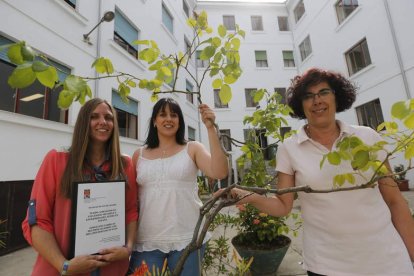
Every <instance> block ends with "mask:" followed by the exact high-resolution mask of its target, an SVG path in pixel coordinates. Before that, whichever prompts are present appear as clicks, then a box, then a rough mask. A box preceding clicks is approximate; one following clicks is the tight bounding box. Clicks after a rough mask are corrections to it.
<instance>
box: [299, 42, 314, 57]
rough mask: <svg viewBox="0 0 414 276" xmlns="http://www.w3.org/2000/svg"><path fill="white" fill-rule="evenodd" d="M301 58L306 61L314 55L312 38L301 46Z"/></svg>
mask: <svg viewBox="0 0 414 276" xmlns="http://www.w3.org/2000/svg"><path fill="white" fill-rule="evenodd" d="M299 51H300V57H301V58H302V61H304V60H305V59H306V58H307V57H308V56H309V55H310V54H312V45H311V41H310V37H309V36H307V37H306V38H305V39H304V40H303V41H302V43H301V44H299Z"/></svg>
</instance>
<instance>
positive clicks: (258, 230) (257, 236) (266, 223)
mask: <svg viewBox="0 0 414 276" xmlns="http://www.w3.org/2000/svg"><path fill="white" fill-rule="evenodd" d="M237 207H238V208H239V218H240V230H239V231H240V233H242V234H244V235H242V236H241V237H240V239H241V241H242V242H245V243H248V244H251V245H252V246H253V245H254V246H267V245H269V244H270V243H272V242H273V241H274V240H276V239H277V237H278V236H280V235H284V234H288V233H289V232H290V231H291V230H292V229H291V228H290V227H289V226H288V225H287V224H286V219H287V218H288V217H272V216H269V215H268V214H266V213H263V212H260V211H259V210H258V209H256V208H255V207H253V206H252V205H250V204H246V205H238V206H237ZM292 218H294V219H297V218H298V217H297V214H295V216H294V217H292Z"/></svg>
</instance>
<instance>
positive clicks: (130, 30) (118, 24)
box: [114, 10, 139, 58]
mask: <svg viewBox="0 0 414 276" xmlns="http://www.w3.org/2000/svg"><path fill="white" fill-rule="evenodd" d="M138 35H139V34H138V31H137V30H136V29H135V28H134V27H133V26H132V25H131V24H130V23H129V22H128V20H127V19H126V18H125V17H124V16H123V15H122V14H121V13H120V12H119V11H118V10H115V27H114V41H115V42H116V43H117V44H118V45H119V46H121V47H122V48H124V49H125V50H126V51H127V52H128V53H130V54H131V55H132V56H134V57H135V58H137V54H138V46H137V45H132V42H133V41H135V40H137V39H138Z"/></svg>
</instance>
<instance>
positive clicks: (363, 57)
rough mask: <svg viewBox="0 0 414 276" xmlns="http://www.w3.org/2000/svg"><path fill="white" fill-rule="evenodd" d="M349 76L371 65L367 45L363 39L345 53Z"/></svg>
mask: <svg viewBox="0 0 414 276" xmlns="http://www.w3.org/2000/svg"><path fill="white" fill-rule="evenodd" d="M345 58H346V64H347V66H348V72H349V75H353V74H355V73H356V72H358V71H360V70H361V69H363V68H365V67H367V66H368V65H370V64H371V57H370V55H369V50H368V43H367V40H366V39H364V40H362V41H361V42H359V43H358V44H356V45H355V46H353V47H352V48H351V50H349V51H348V52H346V53H345Z"/></svg>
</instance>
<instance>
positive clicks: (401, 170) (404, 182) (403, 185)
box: [394, 164, 409, 191]
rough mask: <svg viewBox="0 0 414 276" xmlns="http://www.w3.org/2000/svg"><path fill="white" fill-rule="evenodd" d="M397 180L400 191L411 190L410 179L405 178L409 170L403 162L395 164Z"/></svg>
mask: <svg viewBox="0 0 414 276" xmlns="http://www.w3.org/2000/svg"><path fill="white" fill-rule="evenodd" d="M394 172H395V180H396V181H397V184H398V188H399V189H400V191H409V187H408V179H406V178H405V175H406V173H407V171H406V170H405V167H404V165H403V164H399V165H396V166H394Z"/></svg>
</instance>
